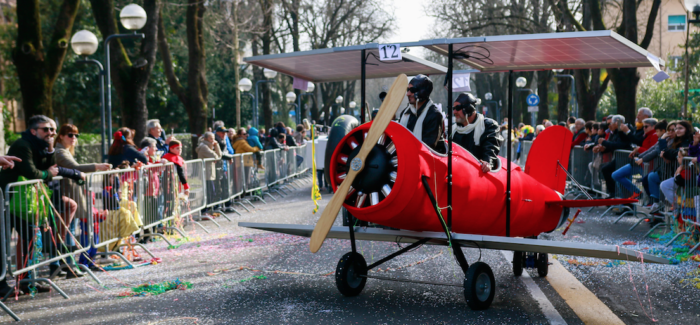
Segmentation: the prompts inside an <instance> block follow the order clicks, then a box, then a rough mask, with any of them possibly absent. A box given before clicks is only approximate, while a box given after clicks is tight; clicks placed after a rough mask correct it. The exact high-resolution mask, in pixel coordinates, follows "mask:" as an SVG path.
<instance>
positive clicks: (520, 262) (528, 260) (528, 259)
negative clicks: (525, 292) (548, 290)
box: [513, 252, 549, 278]
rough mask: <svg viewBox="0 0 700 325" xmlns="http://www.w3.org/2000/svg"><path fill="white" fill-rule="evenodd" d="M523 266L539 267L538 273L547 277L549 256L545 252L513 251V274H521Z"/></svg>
mask: <svg viewBox="0 0 700 325" xmlns="http://www.w3.org/2000/svg"><path fill="white" fill-rule="evenodd" d="M523 268H529V269H537V275H539V276H540V277H542V278H543V277H546V276H547V273H549V256H548V255H547V254H545V253H531V252H513V274H514V275H515V276H521V275H522V274H523Z"/></svg>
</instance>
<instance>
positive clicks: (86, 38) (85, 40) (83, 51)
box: [70, 30, 107, 161]
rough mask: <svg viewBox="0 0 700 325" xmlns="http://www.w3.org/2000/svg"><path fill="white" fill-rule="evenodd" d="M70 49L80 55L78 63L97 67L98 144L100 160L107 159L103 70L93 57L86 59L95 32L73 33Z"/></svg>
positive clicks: (94, 43)
mask: <svg viewBox="0 0 700 325" xmlns="http://www.w3.org/2000/svg"><path fill="white" fill-rule="evenodd" d="M70 45H71V49H73V52H75V54H77V55H80V56H81V57H82V60H78V61H77V63H79V64H94V65H96V66H97V69H98V76H100V78H99V79H100V108H101V109H100V113H101V122H102V123H101V124H100V129H101V132H100V137H101V138H100V144H101V148H100V149H101V153H102V161H107V146H106V143H105V138H106V137H105V86H104V85H105V70H104V68H103V67H102V63H100V61H97V60H95V59H88V58H87V56H88V55H92V54H94V53H95V52H96V51H97V46H98V45H99V41H98V40H97V37H96V36H95V34H93V33H92V32H91V31H88V30H81V31H79V32H77V33H75V34H74V35H73V37H71V39H70Z"/></svg>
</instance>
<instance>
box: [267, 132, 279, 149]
mask: <svg viewBox="0 0 700 325" xmlns="http://www.w3.org/2000/svg"><path fill="white" fill-rule="evenodd" d="M278 134H279V132H277V128H272V129H270V132H268V137H267V139H265V150H267V147H268V146H269V145H270V142H272V141H277V135H278Z"/></svg>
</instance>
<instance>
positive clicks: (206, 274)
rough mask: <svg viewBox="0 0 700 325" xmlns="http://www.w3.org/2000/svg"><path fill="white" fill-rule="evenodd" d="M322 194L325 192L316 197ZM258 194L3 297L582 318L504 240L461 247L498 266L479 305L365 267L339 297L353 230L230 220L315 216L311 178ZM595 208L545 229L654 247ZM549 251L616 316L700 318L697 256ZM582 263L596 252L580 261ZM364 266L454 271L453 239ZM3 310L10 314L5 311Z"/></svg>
mask: <svg viewBox="0 0 700 325" xmlns="http://www.w3.org/2000/svg"><path fill="white" fill-rule="evenodd" d="M329 198H330V195H329V194H326V193H324V195H323V200H322V201H321V202H320V205H321V209H323V207H324V206H325V204H326V203H327V202H328V200H329ZM254 204H255V205H256V206H257V209H255V210H254V211H252V212H249V213H248V212H243V211H242V216H237V215H235V214H229V216H231V217H232V219H234V222H228V221H226V220H224V219H222V218H219V220H218V222H219V223H220V224H221V228H217V227H216V226H215V225H213V223H211V222H204V225H205V226H207V227H208V228H209V229H210V230H211V234H206V233H204V232H203V231H202V230H201V229H195V228H194V227H193V226H188V227H187V231H188V232H189V236H190V241H188V242H184V241H181V242H180V243H179V244H178V245H179V247H178V248H176V249H169V248H168V247H167V245H166V244H165V243H164V242H162V241H161V242H156V243H152V244H149V246H150V247H151V248H152V250H153V252H154V253H155V254H156V255H158V256H159V257H161V258H162V259H163V263H162V264H159V265H150V266H143V267H139V268H136V269H133V270H122V271H112V272H109V274H104V273H102V274H98V276H99V277H100V278H101V279H102V280H103V281H104V283H105V286H104V287H100V286H98V285H96V284H95V283H94V282H92V281H91V280H89V279H86V278H81V279H74V280H58V281H57V284H58V285H59V286H60V287H61V288H62V289H63V290H65V291H66V293H67V294H68V295H70V297H71V299H69V300H66V299H63V298H62V297H60V296H59V295H57V294H56V293H49V294H39V295H37V296H36V297H35V298H31V297H29V296H21V297H18V299H17V300H14V299H12V300H8V301H7V302H6V304H7V305H8V307H10V308H11V309H12V310H13V311H15V312H16V313H17V314H18V315H19V316H20V317H21V318H22V319H23V320H22V322H21V323H27V324H29V323H32V324H54V323H55V324H59V323H60V324H66V323H70V324H195V323H196V324H234V323H246V324H263V323H264V324H268V323H273V324H277V323H285V324H309V323H313V324H316V323H324V324H348V323H360V324H366V323H369V324H407V323H410V324H548V323H552V319H551V317H549V318H548V316H546V315H545V313H544V312H543V308H544V307H542V306H541V305H540V302H541V301H543V299H544V300H545V301H548V303H549V304H551V306H553V309H554V310H555V313H556V314H558V315H559V316H560V319H561V320H563V321H564V322H565V323H566V324H581V323H583V322H582V321H581V319H580V318H579V317H578V316H577V314H576V313H575V312H574V311H573V310H572V308H571V307H570V306H569V305H568V304H567V302H566V301H564V299H562V298H561V297H560V295H559V294H558V293H557V291H555V290H554V289H553V287H552V286H551V285H550V283H549V282H548V280H547V279H546V278H539V277H537V274H536V272H532V271H531V272H530V275H531V277H532V281H533V282H534V285H533V286H529V287H530V289H528V285H527V282H526V281H528V280H527V279H523V278H516V277H514V276H513V274H512V271H511V264H510V261H509V260H507V259H506V258H505V257H504V254H503V253H502V252H500V251H487V250H484V251H481V252H480V251H479V250H477V249H465V250H464V252H465V254H466V257H467V259H468V261H469V262H470V263H473V262H474V261H477V260H479V258H480V259H481V261H484V262H486V263H488V264H489V265H490V266H491V268H492V269H493V272H494V274H495V277H496V297H495V299H494V302H493V304H492V306H491V308H489V309H488V310H485V311H471V310H470V309H469V308H468V307H467V305H466V303H465V300H464V292H463V289H462V288H460V287H455V286H438V285H426V284H415V283H404V282H393V281H382V280H375V279H370V280H368V282H367V286H366V287H365V289H364V291H363V292H362V294H360V295H359V296H357V297H353V298H347V297H344V296H342V295H341V294H340V293H339V292H338V291H337V289H336V286H335V278H334V272H335V268H336V265H337V263H338V260H339V258H340V257H341V256H342V255H343V254H345V253H346V252H348V251H350V243H349V241H345V240H328V241H327V242H326V244H325V245H324V246H323V248H322V249H321V251H320V252H319V253H317V254H311V253H310V252H309V250H308V239H305V238H300V237H294V236H289V235H282V234H272V233H266V232H262V231H257V230H253V229H247V228H240V227H238V226H237V225H236V223H237V222H239V221H251V222H270V223H291V224H314V222H315V221H316V220H317V218H318V216H319V215H320V214H316V215H313V214H312V213H311V211H312V209H313V204H312V203H311V201H310V195H309V186H308V185H305V186H303V188H302V189H300V190H296V191H294V192H293V193H292V194H290V195H288V196H287V197H285V198H279V199H278V201H276V202H272V201H268V204H262V203H254ZM600 212H602V210H596V211H594V212H593V213H591V214H584V215H582V217H580V218H581V219H582V220H585V223H577V224H574V225H573V226H572V228H571V230H570V231H569V234H568V236H567V237H566V238H563V237H562V236H561V231H558V232H554V233H552V234H549V235H546V236H545V237H548V238H551V239H556V240H569V241H581V242H596V243H607V244H621V243H622V242H624V241H627V240H633V241H635V242H637V243H638V245H637V246H636V247H638V249H644V248H649V249H653V248H656V247H661V245H660V244H659V243H657V242H655V241H653V240H647V241H642V240H641V235H643V233H644V232H645V231H646V229H648V227H647V226H646V225H642V226H640V227H639V229H637V230H636V231H633V232H629V231H628V230H627V228H629V225H630V224H631V223H632V220H631V219H630V220H623V221H621V222H620V223H619V224H612V220H614V219H612V218H611V217H604V218H596V217H594V215H596V214H598V215H599V214H600ZM337 222H339V220H337ZM396 249H397V245H396V244H394V243H372V242H358V251H360V252H361V253H362V254H363V256H365V258H366V260H367V261H368V263H371V262H372V261H376V260H378V259H380V258H381V257H383V256H385V255H387V254H389V253H391V252H393V251H395V250H396ZM556 258H557V259H558V260H559V261H560V262H561V264H562V265H563V266H564V267H565V268H566V269H567V270H569V272H571V273H572V274H573V275H574V276H576V278H577V279H578V281H580V282H581V283H583V285H585V286H586V287H587V288H588V289H589V290H591V291H592V292H593V293H594V294H595V295H596V296H597V297H598V299H600V301H602V302H603V303H605V305H607V306H608V308H609V309H610V310H611V311H612V312H613V313H614V314H615V315H617V316H618V317H620V319H621V320H622V321H623V322H624V323H627V324H645V323H652V321H651V320H650V318H651V317H652V316H651V312H652V311H653V318H654V319H657V320H658V322H657V323H659V324H678V323H683V324H698V323H700V316H699V315H698V314H700V307H699V306H700V303H698V302H699V301H700V289H696V288H694V287H689V286H684V285H682V284H680V283H679V281H680V280H681V279H684V278H688V276H686V273H688V272H691V271H693V270H694V269H697V266H698V265H697V264H698V263H697V262H685V263H681V264H680V265H669V266H656V265H649V264H645V265H644V268H642V266H641V264H639V263H629V264H621V265H614V266H612V267H608V266H604V265H603V264H604V263H607V262H609V261H600V260H593V259H590V260H589V259H583V258H576V260H573V259H572V257H568V256H556ZM419 262H420V263H419ZM582 263H583V264H585V263H588V264H595V263H598V264H596V265H577V264H582ZM371 274H373V275H377V276H384V277H392V278H399V279H411V280H421V281H437V282H443V283H450V284H455V285H461V283H462V275H461V271H460V270H459V269H458V267H457V265H456V263H455V261H454V258H453V257H452V255H451V254H450V251H449V250H448V249H447V248H445V247H435V246H426V247H421V248H419V249H417V250H415V251H413V252H411V253H409V254H405V255H403V256H400V257H398V258H396V259H394V260H392V261H390V262H388V263H387V264H385V265H382V266H381V267H380V269H377V270H376V272H373V273H371ZM630 274H632V279H633V280H634V284H633V283H632V282H631V281H630ZM178 278H179V279H180V280H182V281H186V282H191V283H192V288H191V289H187V290H173V291H169V292H166V293H164V294H161V295H157V296H145V297H126V298H122V297H119V294H120V293H123V292H126V291H128V290H129V288H128V287H131V286H135V285H138V284H142V283H148V282H154V283H158V282H162V281H166V280H175V279H178ZM646 284H648V291H647V289H646ZM635 285H636V289H637V290H636V292H635V290H634V286H635ZM533 287H534V288H536V289H535V290H536V291H539V292H541V294H539V295H541V296H539V299H540V302H538V301H536V300H535V298H534V297H533V295H535V296H537V295H538V294H537V293H534V294H533V293H532V288H533ZM637 294H639V298H637ZM640 302H641V304H640ZM650 305H651V307H652V309H651V310H650V309H649V306H650ZM642 306H643V307H642ZM550 314H551V312H550ZM646 315H649V317H647V316H646ZM0 321H2V322H13V321H12V320H11V319H10V317H9V316H5V315H3V316H2V318H1V319H0Z"/></svg>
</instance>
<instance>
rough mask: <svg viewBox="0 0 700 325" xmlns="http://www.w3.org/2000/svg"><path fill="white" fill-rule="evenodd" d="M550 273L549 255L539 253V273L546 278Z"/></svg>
mask: <svg viewBox="0 0 700 325" xmlns="http://www.w3.org/2000/svg"><path fill="white" fill-rule="evenodd" d="M547 273H549V255H548V254H545V253H539V254H537V274H538V275H539V276H540V277H541V278H544V277H546V276H547Z"/></svg>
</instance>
